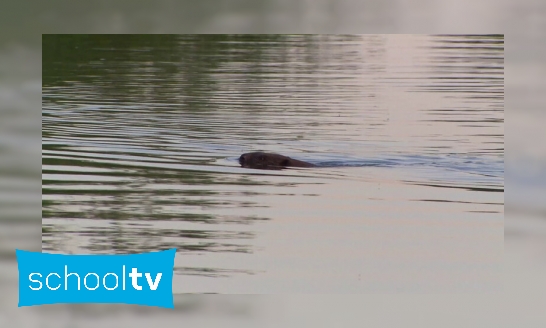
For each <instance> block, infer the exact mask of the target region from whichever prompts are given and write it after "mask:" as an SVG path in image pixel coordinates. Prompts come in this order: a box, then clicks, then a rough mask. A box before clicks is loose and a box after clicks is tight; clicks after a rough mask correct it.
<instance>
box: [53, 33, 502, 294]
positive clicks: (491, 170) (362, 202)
mask: <svg viewBox="0 0 546 328" xmlns="http://www.w3.org/2000/svg"><path fill="white" fill-rule="evenodd" d="M251 151H266V152H276V153H280V154H283V155H286V156H290V157H293V158H296V159H300V160H304V161H308V162H311V163H314V164H317V165H318V166H317V167H313V168H288V169H284V170H275V171H270V170H257V169H248V168H241V167H240V165H239V164H238V161H237V160H238V157H239V156H240V155H241V154H242V153H246V152H251ZM42 159H43V161H42V179H43V180H42V181H43V182H42V183H43V187H42V194H43V196H42V197H43V198H42V204H43V210H42V216H43V220H42V248H43V251H45V252H53V253H70V254H79V253H85V254H111V253H120V254H121V253H135V252H146V251H154V250H163V249H168V248H173V247H175V248H177V249H178V251H177V257H176V260H175V276H174V281H173V291H174V292H175V293H176V294H181V293H203V292H204V293H240V294H249V293H250V294H252V293H268V294H271V293H291V294H294V293H366V292H404V291H409V292H428V291H464V290H472V291H476V290H478V291H484V290H486V291H488V290H500V288H501V286H502V278H503V277H502V260H503V251H504V39H503V37H502V36H500V37H499V36H449V35H446V36H417V35H399V36H397V35H389V36H376V35H362V36H358V35H328V36H311V35H304V36H302V35H282V36H279V35H272V36H266V35H259V36H252V35H246V36H240V35H227V36H218V35H215V36H214V35H212V36H211V35H209V36H202V35H201V36H191V35H190V36H152V35H147V36H105V35H103V36H47V35H44V37H43V89H42Z"/></svg>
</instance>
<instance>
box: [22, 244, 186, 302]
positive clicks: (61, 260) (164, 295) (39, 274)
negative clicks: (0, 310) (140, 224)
mask: <svg viewBox="0 0 546 328" xmlns="http://www.w3.org/2000/svg"><path fill="white" fill-rule="evenodd" d="M15 252H16V255H17V265H18V268H19V306H31V305H41V304H53V303H126V304H139V305H148V306H158V307H166V308H173V307H174V304H173V293H172V282H173V267H174V257H175V255H176V249H174V248H173V249H169V250H166V251H160V252H151V253H143V254H130V255H63V254H48V253H38V252H28V251H22V250H16V251H15Z"/></svg>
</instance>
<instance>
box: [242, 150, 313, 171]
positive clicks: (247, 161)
mask: <svg viewBox="0 0 546 328" xmlns="http://www.w3.org/2000/svg"><path fill="white" fill-rule="evenodd" d="M239 164H241V166H242V167H247V168H252V169H262V170H280V169H282V168H285V167H289V166H292V167H314V166H315V165H314V164H311V163H307V162H304V161H298V160H297V159H293V158H290V157H288V156H283V155H279V154H274V153H264V152H254V153H246V154H242V155H241V157H239Z"/></svg>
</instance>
